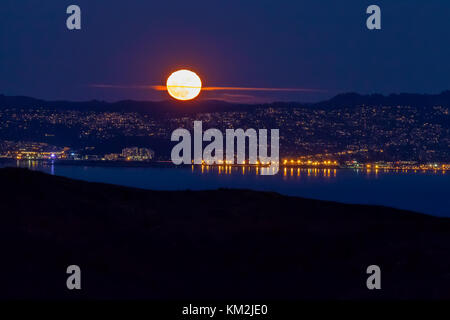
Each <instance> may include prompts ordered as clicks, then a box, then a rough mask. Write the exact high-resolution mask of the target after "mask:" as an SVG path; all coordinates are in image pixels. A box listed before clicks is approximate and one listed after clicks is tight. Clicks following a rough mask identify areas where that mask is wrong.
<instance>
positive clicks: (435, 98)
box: [0, 90, 450, 114]
mask: <svg viewBox="0 0 450 320" xmlns="http://www.w3.org/2000/svg"><path fill="white" fill-rule="evenodd" d="M361 105H372V106H376V105H384V106H397V105H409V106H415V107H432V106H446V107H448V106H450V91H449V90H447V91H443V92H441V93H440V94H414V93H400V94H390V95H381V94H370V95H361V94H358V93H343V94H339V95H336V96H335V97H333V98H331V99H329V100H325V101H321V102H317V103H301V102H273V103H266V104H262V105H261V104H239V103H230V102H226V101H221V100H194V101H188V102H186V101H185V102H178V101H174V100H165V101H134V100H122V101H117V102H106V101H99V100H91V101H80V102H75V101H64V100H58V101H46V100H42V99H35V98H31V97H26V96H5V95H0V109H4V108H10V107H17V108H38V107H49V108H55V109H59V110H79V111H116V112H122V111H128V112H145V113H155V114H160V113H167V112H169V113H170V112H175V113H180V112H181V113H193V112H220V111H234V110H252V109H254V108H256V107H261V106H263V107H293V106H305V107H320V108H336V107H356V106H361Z"/></svg>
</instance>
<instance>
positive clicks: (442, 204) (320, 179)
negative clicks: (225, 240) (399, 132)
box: [0, 161, 450, 217]
mask: <svg viewBox="0 0 450 320" xmlns="http://www.w3.org/2000/svg"><path fill="white" fill-rule="evenodd" d="M11 165H13V166H14V165H16V166H21V167H28V168H30V169H32V170H39V171H44V172H47V173H50V174H55V175H60V176H66V177H69V178H74V179H80V180H86V181H93V182H104V183H112V184H118V185H124V186H131V187H137V188H144V189H153V190H186V189H190V190H206V189H217V188H238V189H253V190H261V191H274V192H278V193H281V194H285V195H290V196H301V197H305V198H313V199H322V200H332V201H339V202H346V203H361V204H379V205H385V206H391V207H397V208H402V209H408V210H413V211H418V212H424V213H429V214H433V215H439V216H448V217H450V197H448V190H449V189H450V174H448V172H447V173H445V172H443V171H436V172H435V171H426V172H423V171H414V170H409V171H406V170H403V171H402V170H397V171H384V170H381V169H380V170H353V169H322V168H321V169H319V168H297V167H282V168H280V171H279V173H278V174H277V175H274V176H263V175H261V174H260V168H258V167H250V166H247V167H236V166H220V167H219V166H212V167H209V166H184V167H159V166H153V167H120V166H109V165H107V166H84V165H62V164H58V163H57V162H55V163H42V162H36V161H21V162H17V163H12V164H9V166H11ZM0 166H5V165H4V164H0ZM299 210H301V208H299Z"/></svg>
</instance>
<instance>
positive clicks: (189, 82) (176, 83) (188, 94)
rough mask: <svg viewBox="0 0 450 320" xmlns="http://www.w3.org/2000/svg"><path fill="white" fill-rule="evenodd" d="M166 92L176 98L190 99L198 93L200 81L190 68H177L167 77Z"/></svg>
mask: <svg viewBox="0 0 450 320" xmlns="http://www.w3.org/2000/svg"><path fill="white" fill-rule="evenodd" d="M166 87H167V92H168V93H169V94H170V95H171V96H172V97H173V98H175V99H177V100H192V99H194V98H195V97H197V96H198V95H199V94H200V91H201V90H202V81H201V80H200V77H199V76H198V75H197V74H196V73H195V72H192V71H190V70H178V71H175V72H174V73H172V74H171V75H170V76H169V78H168V79H167V83H166Z"/></svg>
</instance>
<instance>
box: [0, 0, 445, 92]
mask: <svg viewBox="0 0 450 320" xmlns="http://www.w3.org/2000/svg"><path fill="white" fill-rule="evenodd" d="M70 4H77V5H79V6H80V7H81V10H82V30H81V31H69V30H67V28H66V18H67V14H66V13H65V12H66V8H67V6H68V5H70ZM370 4H377V5H379V6H380V7H381V10H382V30H379V31H369V30H368V29H367V28H366V26H365V21H366V18H367V15H366V13H365V11H366V8H367V6H368V5H370ZM0 43H1V47H0V92H1V93H4V94H8V95H28V96H34V97H39V98H45V99H71V100H87V99H94V98H95V99H105V100H109V101H112V100H118V99H146V100H161V99H166V98H167V95H166V94H165V93H162V92H155V91H151V90H145V89H138V88H129V89H124V88H120V89H119V88H116V89H113V88H93V87H91V86H90V85H92V84H110V85H119V86H139V85H158V84H161V85H163V84H165V79H166V77H167V76H168V75H169V74H170V72H171V71H174V70H176V69H178V68H189V69H192V70H193V71H196V72H197V73H198V74H199V75H200V76H201V78H202V80H203V82H204V85H207V86H238V87H299V88H315V89H321V90H324V92H321V93H300V92H295V93H288V92H270V93H264V92H205V93H203V94H202V95H201V97H202V98H224V99H232V100H233V99H237V100H243V101H244V100H245V101H260V100H297V101H312V100H318V99H323V98H327V97H329V96H332V95H334V94H337V93H340V92H347V91H356V92H360V93H373V92H378V93H392V92H417V93H438V92H440V91H442V90H445V89H450V62H449V59H450V1H448V0H439V1H438V0H428V1H425V0H389V1H379V0H376V1H365V0H360V1H350V0H346V1H336V0H314V1H313V0H310V1H303V0H292V1H282V0H277V1H274V0H271V1H265V0H258V1H253V0H226V1H225V0H208V1H203V0H195V1H186V0H184V1H178V0H171V1H151V0H147V1H144V0H126V1H113V0H104V1H103V0H71V1H66V0H57V1H56V0H51V1H50V0H48V1H42V0H29V1H27V0H1V2H0Z"/></svg>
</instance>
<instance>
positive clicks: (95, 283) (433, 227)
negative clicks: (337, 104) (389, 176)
mask: <svg viewBox="0 0 450 320" xmlns="http://www.w3.org/2000/svg"><path fill="white" fill-rule="evenodd" d="M0 182H1V192H0V212H1V221H2V222H1V223H0V240H1V243H2V247H3V249H2V264H1V273H0V274H1V275H0V283H1V287H2V290H1V291H0V296H1V297H2V298H8V299H170V300H173V299H191V300H195V299H210V300H211V299H213V300H217V299H241V298H247V299H412V298H414V299H417V298H425V299H444V298H447V299H448V298H450V270H449V268H448V267H449V265H450V254H449V253H450V219H445V218H436V217H432V216H426V215H422V214H417V213H413V212H407V211H402V210H396V209H391V208H386V207H380V206H367V205H348V204H340V203H334V202H327V201H318V200H309V199H302V198H296V197H286V196H282V195H279V194H276V193H268V192H255V191H249V190H223V189H221V190H215V191H195V192H194V191H170V192H169V191H167V192H166V191H147V190H139V189H133V188H126V187H120V186H114V185H107V184H100V183H89V182H84V181H77V180H71V179H68V178H63V177H58V176H51V175H47V174H44V173H41V172H34V171H30V170H27V169H17V168H6V169H0ZM72 264H76V265H79V266H80V267H81V270H82V290H81V291H69V290H67V289H66V278H67V275H66V268H67V266H68V265H72ZM372 264H376V265H379V266H380V267H381V270H382V290H379V291H369V290H368V289H367V288H366V279H367V277H368V275H367V274H366V268H367V266H369V265H372Z"/></svg>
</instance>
